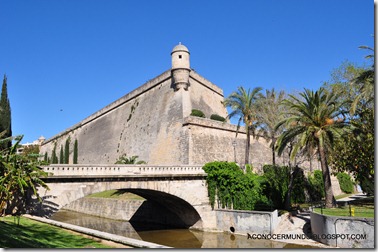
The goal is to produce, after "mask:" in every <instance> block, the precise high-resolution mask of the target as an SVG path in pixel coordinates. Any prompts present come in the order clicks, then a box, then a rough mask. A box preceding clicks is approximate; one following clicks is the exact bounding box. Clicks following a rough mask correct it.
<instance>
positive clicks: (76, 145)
mask: <svg viewBox="0 0 378 252" xmlns="http://www.w3.org/2000/svg"><path fill="white" fill-rule="evenodd" d="M73 153H74V154H73V163H74V164H77V158H78V143H77V139H75V143H74V152H73Z"/></svg>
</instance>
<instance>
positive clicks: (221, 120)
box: [210, 114, 226, 122]
mask: <svg viewBox="0 0 378 252" xmlns="http://www.w3.org/2000/svg"><path fill="white" fill-rule="evenodd" d="M210 119H212V120H215V121H220V122H224V121H226V118H224V117H223V116H220V115H217V114H212V115H211V116H210Z"/></svg>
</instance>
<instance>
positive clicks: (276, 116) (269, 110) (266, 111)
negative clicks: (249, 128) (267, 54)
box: [257, 88, 286, 165]
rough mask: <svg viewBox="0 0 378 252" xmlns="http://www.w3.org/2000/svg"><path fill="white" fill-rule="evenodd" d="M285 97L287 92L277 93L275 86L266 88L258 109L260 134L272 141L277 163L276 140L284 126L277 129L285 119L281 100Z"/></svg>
mask: <svg viewBox="0 0 378 252" xmlns="http://www.w3.org/2000/svg"><path fill="white" fill-rule="evenodd" d="M284 97H285V92H284V91H280V92H279V93H277V92H276V91H275V90H274V88H272V89H271V90H268V89H267V90H265V95H263V96H262V97H261V100H260V102H259V109H258V120H259V121H260V122H261V124H260V125H259V129H258V134H257V135H258V136H261V137H263V138H264V139H265V140H266V141H270V148H271V150H272V163H273V165H276V150H275V148H276V141H277V138H278V136H279V135H280V134H281V132H282V128H279V129H276V127H275V126H276V125H277V124H278V123H279V122H280V121H282V120H283V119H284V116H285V115H286V114H285V113H283V106H282V105H281V102H282V101H283V99H284Z"/></svg>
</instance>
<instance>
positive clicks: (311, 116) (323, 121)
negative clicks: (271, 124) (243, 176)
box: [277, 87, 346, 207]
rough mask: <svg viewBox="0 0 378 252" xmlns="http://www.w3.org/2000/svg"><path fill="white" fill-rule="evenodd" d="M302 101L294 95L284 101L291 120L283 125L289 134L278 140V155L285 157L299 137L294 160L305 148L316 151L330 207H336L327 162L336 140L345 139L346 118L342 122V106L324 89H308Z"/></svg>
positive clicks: (287, 120)
mask: <svg viewBox="0 0 378 252" xmlns="http://www.w3.org/2000/svg"><path fill="white" fill-rule="evenodd" d="M300 95H301V97H302V98H303V101H302V100H299V99H298V98H296V97H294V96H292V95H291V98H292V99H293V100H288V99H286V100H284V101H283V103H284V104H285V106H287V108H288V111H289V112H288V114H289V117H288V118H287V119H284V120H283V121H281V122H280V123H279V124H278V125H277V127H279V126H281V125H282V124H284V125H285V126H286V130H285V131H284V132H283V133H282V134H281V135H280V137H279V138H278V140H277V149H278V154H279V155H281V154H282V152H283V150H284V149H285V147H286V145H287V144H288V143H289V142H290V141H292V140H293V139H294V138H295V137H298V139H299V141H298V142H297V143H296V144H295V145H294V148H293V151H292V153H291V158H294V157H295V155H296V154H297V153H298V151H299V150H300V149H303V148H304V147H307V148H308V147H309V146H313V147H316V149H317V151H318V154H319V157H320V164H321V167H322V174H323V180H324V189H325V197H326V207H333V206H334V205H335V203H336V202H335V198H334V196H333V191H332V185H331V177H330V172H329V167H328V161H327V153H328V152H329V151H331V150H332V148H333V145H334V142H335V139H336V138H337V137H339V136H340V135H341V133H342V132H343V128H344V127H345V126H346V122H345V118H341V116H342V111H341V110H340V107H341V104H340V103H338V102H337V94H335V93H333V92H327V90H325V89H324V88H323V87H321V88H320V89H319V90H317V91H316V92H314V91H310V90H308V89H305V91H304V92H302V93H300Z"/></svg>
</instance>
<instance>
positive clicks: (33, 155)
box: [21, 145, 39, 162]
mask: <svg viewBox="0 0 378 252" xmlns="http://www.w3.org/2000/svg"><path fill="white" fill-rule="evenodd" d="M21 155H23V156H25V157H28V158H29V159H30V160H32V161H34V162H37V160H38V157H39V146H38V145H28V146H24V147H23V150H22V153H21Z"/></svg>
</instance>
